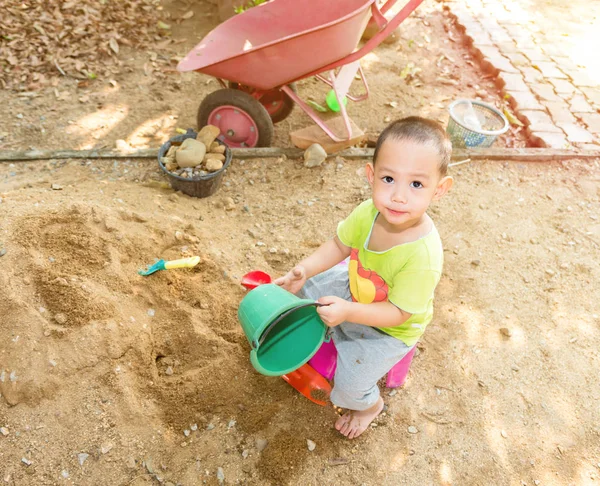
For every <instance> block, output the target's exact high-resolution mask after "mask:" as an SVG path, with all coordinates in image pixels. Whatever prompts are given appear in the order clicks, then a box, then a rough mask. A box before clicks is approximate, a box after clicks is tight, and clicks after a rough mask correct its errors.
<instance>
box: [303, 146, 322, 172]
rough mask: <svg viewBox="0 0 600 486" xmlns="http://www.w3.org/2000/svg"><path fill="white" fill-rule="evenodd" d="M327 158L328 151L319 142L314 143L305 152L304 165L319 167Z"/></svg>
mask: <svg viewBox="0 0 600 486" xmlns="http://www.w3.org/2000/svg"><path fill="white" fill-rule="evenodd" d="M325 159H327V152H325V149H324V148H323V147H321V146H320V145H319V144H318V143H313V144H312V145H311V146H310V147H308V148H307V149H306V151H305V152H304V167H309V168H310V167H318V166H320V165H322V164H323V162H325Z"/></svg>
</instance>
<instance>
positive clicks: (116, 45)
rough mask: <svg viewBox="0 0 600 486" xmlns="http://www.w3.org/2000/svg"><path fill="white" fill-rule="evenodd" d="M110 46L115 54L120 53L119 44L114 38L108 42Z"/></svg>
mask: <svg viewBox="0 0 600 486" xmlns="http://www.w3.org/2000/svg"><path fill="white" fill-rule="evenodd" d="M108 45H109V46H110V48H111V49H112V50H113V51H114V53H115V54H118V53H119V43H118V42H117V40H116V39H115V38H114V37H113V38H112V39H111V40H109V41H108Z"/></svg>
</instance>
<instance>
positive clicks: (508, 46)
mask: <svg viewBox="0 0 600 486" xmlns="http://www.w3.org/2000/svg"><path fill="white" fill-rule="evenodd" d="M496 46H497V47H498V49H500V52H501V53H502V54H504V55H506V54H508V53H512V54H516V53H518V52H519V48H518V47H517V45H516V44H515V43H514V42H513V41H512V40H511V41H510V42H498V43H497V44H496Z"/></svg>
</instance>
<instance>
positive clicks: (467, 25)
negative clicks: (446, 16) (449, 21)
mask: <svg viewBox="0 0 600 486" xmlns="http://www.w3.org/2000/svg"><path fill="white" fill-rule="evenodd" d="M460 25H461V26H462V27H463V28H464V29H465V31H467V32H469V33H470V32H484V30H483V27H481V24H480V23H479V22H478V21H477V20H469V21H463V23H462V24H460Z"/></svg>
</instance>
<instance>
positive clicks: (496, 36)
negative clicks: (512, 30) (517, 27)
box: [489, 28, 513, 42]
mask: <svg viewBox="0 0 600 486" xmlns="http://www.w3.org/2000/svg"><path fill="white" fill-rule="evenodd" d="M489 34H490V37H491V38H492V40H493V41H494V42H510V41H512V40H513V39H512V37H511V36H510V35H508V34H507V33H506V31H505V30H504V29H502V28H500V29H494V30H490V31H489Z"/></svg>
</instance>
